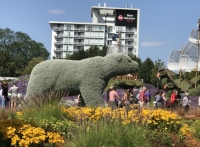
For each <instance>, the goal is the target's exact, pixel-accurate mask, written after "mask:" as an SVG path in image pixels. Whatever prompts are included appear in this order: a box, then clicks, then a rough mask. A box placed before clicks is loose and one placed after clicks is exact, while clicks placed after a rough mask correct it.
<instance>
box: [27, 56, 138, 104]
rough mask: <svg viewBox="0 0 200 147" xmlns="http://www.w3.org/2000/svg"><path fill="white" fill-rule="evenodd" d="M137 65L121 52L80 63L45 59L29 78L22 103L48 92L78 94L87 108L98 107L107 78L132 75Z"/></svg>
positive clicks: (80, 61)
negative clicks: (89, 106)
mask: <svg viewBox="0 0 200 147" xmlns="http://www.w3.org/2000/svg"><path fill="white" fill-rule="evenodd" d="M137 68H138V63H136V62H135V61H133V60H131V58H130V57H128V56H127V55H124V54H121V53H115V54H110V55H107V56H105V57H99V56H96V57H92V58H87V59H83V60H77V61H73V60H63V59H54V60H47V61H44V62H41V63H39V64H37V65H36V66H35V67H34V68H33V70H32V72H31V76H30V80H29V82H28V87H27V91H26V96H25V98H24V99H25V100H29V99H31V96H33V95H35V94H37V95H44V94H47V93H48V92H50V91H51V90H52V91H55V92H63V91H67V92H69V94H72V93H76V94H78V93H81V94H82V96H83V98H84V100H85V102H86V104H87V105H95V106H97V105H101V104H102V93H103V90H104V89H105V87H106V85H107V83H108V81H109V79H110V78H112V77H114V76H119V75H124V74H128V73H133V72H134V71H136V70H137Z"/></svg>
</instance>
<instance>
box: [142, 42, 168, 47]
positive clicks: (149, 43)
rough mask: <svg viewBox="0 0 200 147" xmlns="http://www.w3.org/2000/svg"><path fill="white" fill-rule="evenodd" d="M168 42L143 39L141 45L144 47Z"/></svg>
mask: <svg viewBox="0 0 200 147" xmlns="http://www.w3.org/2000/svg"><path fill="white" fill-rule="evenodd" d="M168 43H170V42H168V41H167V42H157V41H151V42H150V41H144V42H141V45H142V46H145V47H148V46H161V45H163V44H168Z"/></svg>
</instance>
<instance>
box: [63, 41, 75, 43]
mask: <svg viewBox="0 0 200 147" xmlns="http://www.w3.org/2000/svg"><path fill="white" fill-rule="evenodd" d="M63 44H74V42H69V41H64V42H63Z"/></svg>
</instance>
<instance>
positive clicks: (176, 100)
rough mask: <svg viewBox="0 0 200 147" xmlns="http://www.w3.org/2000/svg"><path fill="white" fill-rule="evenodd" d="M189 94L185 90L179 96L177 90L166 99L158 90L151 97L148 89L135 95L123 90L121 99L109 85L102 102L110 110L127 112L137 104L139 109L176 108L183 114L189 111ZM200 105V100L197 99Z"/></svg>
mask: <svg viewBox="0 0 200 147" xmlns="http://www.w3.org/2000/svg"><path fill="white" fill-rule="evenodd" d="M188 96H189V93H188V91H187V90H186V91H185V92H184V93H182V94H180V93H178V91H177V90H175V89H174V90H173V91H172V94H171V95H170V96H168V98H167V97H166V92H165V91H163V90H158V91H157V92H156V93H155V94H154V95H151V93H150V89H147V88H146V87H141V88H140V89H139V91H138V93H137V94H135V92H134V90H133V89H126V90H124V93H123V97H120V96H119V95H118V93H117V91H116V88H115V87H114V86H113V85H111V86H110V87H109V89H108V90H107V99H106V100H105V101H104V103H105V107H110V108H111V109H112V110H114V109H116V108H118V107H124V108H126V109H127V110H128V109H129V108H130V105H131V104H138V105H139V106H138V108H139V109H143V108H144V107H146V108H149V107H150V105H152V106H153V107H154V108H161V109H164V108H170V109H171V111H176V110H177V108H183V109H184V111H185V112H188V110H189V109H190V107H191V106H190V103H191V101H190V100H189V97H188ZM199 105H200V98H199Z"/></svg>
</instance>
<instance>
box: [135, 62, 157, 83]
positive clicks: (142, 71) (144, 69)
mask: <svg viewBox="0 0 200 147" xmlns="http://www.w3.org/2000/svg"><path fill="white" fill-rule="evenodd" d="M153 67H154V63H153V61H152V60H151V59H150V58H147V59H146V60H145V61H144V62H143V64H142V65H141V66H140V68H139V70H138V77H139V79H143V81H144V83H150V81H151V72H152V69H153Z"/></svg>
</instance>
